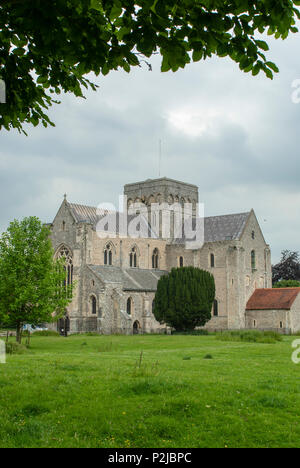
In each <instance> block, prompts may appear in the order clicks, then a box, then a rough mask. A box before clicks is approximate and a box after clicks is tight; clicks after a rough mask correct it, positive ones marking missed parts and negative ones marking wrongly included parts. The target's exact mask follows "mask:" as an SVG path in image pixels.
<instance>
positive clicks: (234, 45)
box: [0, 0, 300, 130]
mask: <svg viewBox="0 0 300 468" xmlns="http://www.w3.org/2000/svg"><path fill="white" fill-rule="evenodd" d="M298 5H300V2H299V1H296V0H294V1H292V0H280V1H274V0H136V1H133V0H30V1H28V0H2V1H1V4H0V78H2V79H3V80H4V81H5V82H6V86H7V100H6V104H0V106H1V107H0V129H1V128H2V127H3V128H5V129H7V130H9V129H11V128H13V127H14V128H17V129H19V130H22V128H23V126H22V124H23V123H26V122H27V123H31V124H33V125H38V124H39V123H40V122H41V123H42V124H43V125H44V126H47V125H49V124H51V125H53V123H52V122H51V121H50V119H49V117H48V116H47V114H46V111H47V109H48V108H49V107H50V106H51V105H52V104H53V103H54V102H57V101H56V100H55V99H53V96H54V95H57V94H60V93H61V92H62V91H63V92H70V93H73V94H75V96H81V97H83V88H87V87H89V86H91V87H92V88H93V89H95V88H96V87H95V85H94V84H93V83H91V82H90V81H89V80H88V79H87V77H86V76H87V74H88V73H90V72H94V73H95V74H96V75H99V74H102V75H106V74H108V73H109V72H110V71H111V70H117V69H118V68H123V69H124V70H125V71H126V72H129V71H130V69H131V67H133V66H140V65H141V62H142V61H143V60H145V58H147V57H148V58H149V57H151V56H152V55H153V54H154V53H160V54H161V56H162V65H161V69H162V71H163V72H166V71H168V70H172V71H174V72H175V71H177V70H178V69H179V68H184V67H185V65H186V64H187V63H189V62H190V61H191V60H193V61H199V60H202V59H206V58H207V57H212V56H213V55H217V56H219V57H230V58H231V59H232V60H234V61H235V62H237V63H238V64H239V66H240V68H241V70H243V71H245V72H252V74H253V75H257V74H258V73H259V72H260V71H263V72H265V73H266V75H267V76H268V77H269V78H272V76H273V72H278V68H277V66H276V65H275V64H274V63H272V62H270V61H269V60H268V58H267V57H266V56H265V52H266V51H268V49H269V47H268V45H267V43H266V42H265V41H264V40H263V39H262V37H261V34H263V33H267V34H268V35H270V36H275V37H276V38H282V39H285V38H286V37H287V36H288V34H289V33H290V32H297V28H296V26H295V24H296V21H295V20H296V19H297V18H300V13H299V10H298V9H297V6H298Z"/></svg>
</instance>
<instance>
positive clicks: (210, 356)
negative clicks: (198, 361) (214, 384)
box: [203, 354, 213, 359]
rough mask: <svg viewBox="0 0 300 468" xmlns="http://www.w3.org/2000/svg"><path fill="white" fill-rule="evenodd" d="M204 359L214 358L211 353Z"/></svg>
mask: <svg viewBox="0 0 300 468" xmlns="http://www.w3.org/2000/svg"><path fill="white" fill-rule="evenodd" d="M203 359H213V357H212V355H211V354H206V355H205V356H204V358H203Z"/></svg>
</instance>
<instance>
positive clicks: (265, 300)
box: [246, 288, 300, 310]
mask: <svg viewBox="0 0 300 468" xmlns="http://www.w3.org/2000/svg"><path fill="white" fill-rule="evenodd" d="M299 293H300V288H274V289H256V290H255V291H254V293H253V294H252V296H251V297H250V299H249V301H248V302H247V305H246V310H273V309H283V310H289V309H290V308H291V307H292V305H293V303H294V301H295V299H296V297H297V296H298V294H299Z"/></svg>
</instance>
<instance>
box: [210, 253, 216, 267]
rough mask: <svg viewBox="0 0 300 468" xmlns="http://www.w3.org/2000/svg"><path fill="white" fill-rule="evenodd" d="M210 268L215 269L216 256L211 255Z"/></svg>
mask: <svg viewBox="0 0 300 468" xmlns="http://www.w3.org/2000/svg"><path fill="white" fill-rule="evenodd" d="M210 266H211V268H214V267H215V256H214V254H210Z"/></svg>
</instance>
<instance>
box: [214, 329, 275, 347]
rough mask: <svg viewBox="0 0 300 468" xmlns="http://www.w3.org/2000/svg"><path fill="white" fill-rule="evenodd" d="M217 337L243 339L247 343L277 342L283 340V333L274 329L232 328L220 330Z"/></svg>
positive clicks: (220, 338) (226, 339)
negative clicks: (230, 329) (224, 330)
mask: <svg viewBox="0 0 300 468" xmlns="http://www.w3.org/2000/svg"><path fill="white" fill-rule="evenodd" d="M216 339H217V340H220V341H239V342H240V341H242V342H247V343H270V344H272V343H276V341H281V340H282V335H280V334H279V333H276V332H273V331H260V330H232V331H226V332H219V333H217V335H216Z"/></svg>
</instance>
